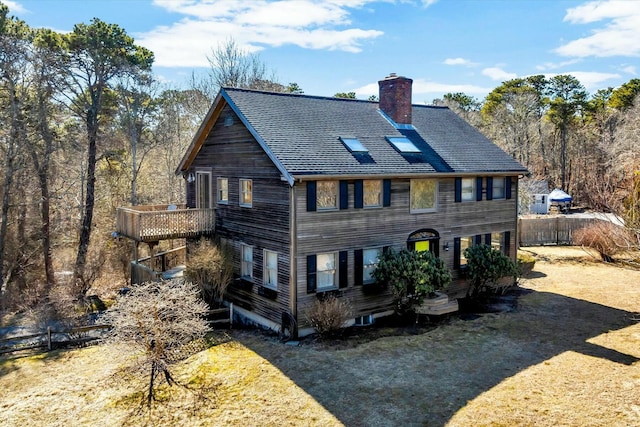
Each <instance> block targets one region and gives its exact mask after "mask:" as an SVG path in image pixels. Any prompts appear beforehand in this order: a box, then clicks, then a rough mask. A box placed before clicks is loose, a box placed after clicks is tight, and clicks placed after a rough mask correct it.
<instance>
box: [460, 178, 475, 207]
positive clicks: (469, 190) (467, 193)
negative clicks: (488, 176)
mask: <svg viewBox="0 0 640 427" xmlns="http://www.w3.org/2000/svg"><path fill="white" fill-rule="evenodd" d="M475 184H476V180H475V178H462V192H461V196H460V198H461V200H462V201H463V202H471V201H474V200H476V192H475V189H476V185H475Z"/></svg>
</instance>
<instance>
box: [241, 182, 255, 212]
mask: <svg viewBox="0 0 640 427" xmlns="http://www.w3.org/2000/svg"><path fill="white" fill-rule="evenodd" d="M252 205H253V183H252V182H251V180H250V179H240V206H243V207H245V208H250V207H251V206H252Z"/></svg>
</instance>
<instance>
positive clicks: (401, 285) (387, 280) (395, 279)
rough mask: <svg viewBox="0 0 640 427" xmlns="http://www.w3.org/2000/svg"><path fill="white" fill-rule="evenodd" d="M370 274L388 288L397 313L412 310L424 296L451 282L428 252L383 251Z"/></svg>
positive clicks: (441, 263) (443, 268)
mask: <svg viewBox="0 0 640 427" xmlns="http://www.w3.org/2000/svg"><path fill="white" fill-rule="evenodd" d="M372 275H373V277H374V278H375V279H376V281H377V282H379V283H381V284H383V285H386V286H390V287H391V290H392V292H393V296H394V303H395V309H396V312H397V313H398V314H403V313H405V312H407V311H413V309H414V307H415V306H417V305H420V304H421V303H422V300H423V299H424V298H425V297H427V296H429V295H431V294H433V293H434V292H435V291H437V290H439V289H444V288H446V287H447V286H448V285H449V283H451V273H450V272H449V270H448V269H447V267H446V266H445V265H444V262H443V261H442V260H441V259H440V258H437V257H436V256H435V255H434V254H432V253H431V252H429V251H409V250H407V249H402V250H401V251H399V252H395V251H393V250H389V251H385V252H384V253H383V254H382V255H381V256H380V259H379V260H378V265H377V267H376V269H375V270H374V271H373V273H372Z"/></svg>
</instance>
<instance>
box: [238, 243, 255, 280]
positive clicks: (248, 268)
mask: <svg viewBox="0 0 640 427" xmlns="http://www.w3.org/2000/svg"><path fill="white" fill-rule="evenodd" d="M240 256H241V262H240V275H241V276H242V277H248V278H252V277H253V246H249V245H244V244H243V245H242V246H240Z"/></svg>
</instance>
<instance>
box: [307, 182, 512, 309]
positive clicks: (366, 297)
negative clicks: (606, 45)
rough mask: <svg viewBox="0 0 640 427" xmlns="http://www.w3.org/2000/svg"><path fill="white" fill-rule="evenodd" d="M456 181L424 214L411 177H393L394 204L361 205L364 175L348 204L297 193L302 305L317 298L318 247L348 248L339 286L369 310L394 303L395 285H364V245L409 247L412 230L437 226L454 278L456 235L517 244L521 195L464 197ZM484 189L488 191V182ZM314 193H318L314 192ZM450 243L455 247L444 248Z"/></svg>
mask: <svg viewBox="0 0 640 427" xmlns="http://www.w3.org/2000/svg"><path fill="white" fill-rule="evenodd" d="M508 181H510V179H509V180H508ZM456 182H458V179H457V178H453V177H451V178H447V177H442V178H440V179H439V180H438V184H439V185H438V208H437V211H436V212H430V213H419V214H412V213H410V212H409V196H410V180H409V179H393V180H390V206H389V207H382V208H372V209H356V200H357V199H356V198H357V196H358V194H359V192H358V191H357V190H356V188H357V187H358V186H359V184H358V180H353V181H350V182H349V183H348V188H347V190H348V194H349V200H348V209H347V210H339V211H329V212H317V211H308V210H307V198H306V192H298V193H296V194H299V196H298V198H297V199H296V210H297V216H296V218H297V223H296V229H297V237H298V239H297V253H296V259H297V269H298V272H299V275H298V283H297V289H298V302H299V305H300V306H301V307H310V306H311V305H312V304H313V301H314V300H315V298H316V295H315V287H313V286H312V287H311V288H310V287H309V282H308V268H309V266H310V265H312V264H311V263H310V262H309V261H308V260H309V259H310V257H313V259H315V258H314V256H315V254H318V253H325V252H335V251H341V252H344V251H346V252H347V259H348V260H349V262H347V272H346V273H345V272H344V271H343V270H342V269H340V270H339V274H340V275H346V277H347V282H348V284H347V286H344V285H342V286H340V287H339V288H338V289H340V291H341V293H340V294H341V295H342V297H344V298H348V299H350V300H351V303H352V305H353V307H354V308H355V311H356V313H357V314H356V315H364V314H370V313H372V312H376V311H385V310H389V309H391V308H392V305H391V303H392V301H391V296H390V295H391V294H390V290H389V289H385V290H382V291H377V292H371V291H369V289H367V287H366V285H365V286H359V284H361V283H362V273H361V271H359V270H358V271H356V266H361V265H362V249H366V248H375V247H384V246H392V247H394V248H395V249H401V248H404V247H406V243H407V239H408V237H409V235H411V233H413V232H415V231H416V230H420V229H433V230H436V231H437V232H438V233H439V235H440V241H439V243H438V244H439V245H440V251H439V254H440V258H441V259H442V260H443V261H444V262H445V264H446V266H447V267H448V268H449V269H451V270H452V272H453V275H454V279H459V278H460V277H459V274H458V268H459V258H458V259H456V256H455V253H456V251H455V250H453V249H454V245H455V241H454V239H456V238H459V237H467V236H478V238H479V239H480V243H482V239H483V236H486V235H489V236H490V234H491V233H507V234H506V236H507V239H508V244H507V245H506V247H511V246H512V245H515V242H513V241H512V237H511V236H513V235H514V233H511V231H514V230H515V228H516V221H517V218H516V216H515V209H516V201H515V200H511V199H499V200H481V201H470V202H460V203H458V202H456ZM300 187H301V188H303V189H305V190H306V189H308V188H313V185H309V184H307V183H306V184H305V185H301V186H300ZM480 192H481V194H482V187H481V188H480ZM311 196H312V197H314V195H313V193H311ZM445 243H446V244H448V247H449V248H450V250H448V251H444V250H442V247H443V246H444V245H445ZM458 244H459V241H458ZM458 253H459V252H458ZM511 256H512V258H513V255H511ZM314 262H315V261H314ZM313 267H315V264H313ZM340 267H342V264H341V265H340ZM312 273H315V271H314V272H312ZM460 286H462V285H461V283H459V282H456V283H454V284H453V286H452V292H453V293H456V292H458V291H459V287H460Z"/></svg>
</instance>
